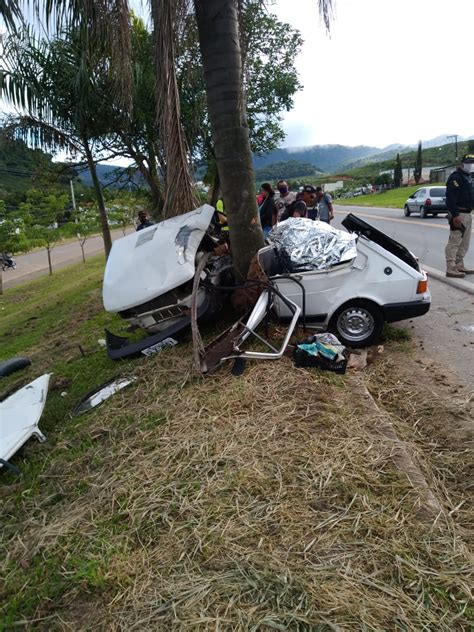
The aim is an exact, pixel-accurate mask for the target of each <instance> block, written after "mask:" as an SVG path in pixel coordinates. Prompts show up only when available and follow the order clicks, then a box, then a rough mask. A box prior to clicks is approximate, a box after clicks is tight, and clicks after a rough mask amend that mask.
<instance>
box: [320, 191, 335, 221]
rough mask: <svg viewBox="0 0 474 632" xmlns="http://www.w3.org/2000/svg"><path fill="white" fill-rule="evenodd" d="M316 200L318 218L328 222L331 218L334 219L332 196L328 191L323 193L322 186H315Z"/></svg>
mask: <svg viewBox="0 0 474 632" xmlns="http://www.w3.org/2000/svg"><path fill="white" fill-rule="evenodd" d="M316 202H317V204H318V219H319V220H320V221H321V222H326V224H330V223H331V220H332V219H334V209H333V206H332V197H331V196H330V195H329V193H324V191H323V189H322V187H316Z"/></svg>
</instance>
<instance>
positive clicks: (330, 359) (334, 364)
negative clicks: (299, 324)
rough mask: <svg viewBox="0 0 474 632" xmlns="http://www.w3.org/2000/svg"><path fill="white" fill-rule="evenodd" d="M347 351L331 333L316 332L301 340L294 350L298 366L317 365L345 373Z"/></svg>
mask: <svg viewBox="0 0 474 632" xmlns="http://www.w3.org/2000/svg"><path fill="white" fill-rule="evenodd" d="M347 355H348V354H347V351H346V348H345V347H344V345H342V344H341V343H340V342H339V340H338V339H337V338H336V336H334V335H333V334H330V333H325V334H315V335H314V336H310V337H309V338H306V339H305V340H303V341H302V342H299V343H298V344H297V345H296V347H295V349H294V352H293V360H294V362H295V366H297V367H315V368H318V369H323V370H324V371H333V372H334V373H341V374H344V373H345V372H346V368H347Z"/></svg>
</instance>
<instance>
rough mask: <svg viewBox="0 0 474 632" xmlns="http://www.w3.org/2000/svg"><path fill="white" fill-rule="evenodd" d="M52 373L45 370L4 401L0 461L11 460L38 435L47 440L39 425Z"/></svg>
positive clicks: (0, 415)
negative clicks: (31, 438)
mask: <svg viewBox="0 0 474 632" xmlns="http://www.w3.org/2000/svg"><path fill="white" fill-rule="evenodd" d="M50 377H51V374H50V373H45V374H44V375H42V376H41V377H38V378H37V379H36V380H33V382H30V383H29V384H27V385H26V386H23V388H20V389H18V390H17V391H15V392H14V393H12V394H11V395H10V396H9V397H7V398H6V399H4V400H3V401H2V402H0V464H1V465H3V466H7V467H8V466H9V464H8V460H9V459H10V458H11V457H12V456H13V455H14V454H15V453H16V452H17V451H18V450H19V449H20V448H21V447H22V446H23V445H24V444H25V443H26V441H28V439H29V438H30V437H33V436H35V437H36V438H37V439H38V441H41V442H43V441H46V437H45V436H44V435H43V433H42V432H41V430H40V429H39V427H38V423H39V420H40V417H41V415H42V413H43V409H44V406H45V404H46V396H47V393H48V385H49V379H50Z"/></svg>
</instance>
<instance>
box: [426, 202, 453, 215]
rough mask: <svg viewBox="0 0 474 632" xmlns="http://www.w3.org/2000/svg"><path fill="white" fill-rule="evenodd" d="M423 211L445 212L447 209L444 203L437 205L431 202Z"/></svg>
mask: <svg viewBox="0 0 474 632" xmlns="http://www.w3.org/2000/svg"><path fill="white" fill-rule="evenodd" d="M425 211H426V212H427V213H447V212H448V209H447V208H446V206H444V205H442V206H439V205H436V204H432V205H431V206H425Z"/></svg>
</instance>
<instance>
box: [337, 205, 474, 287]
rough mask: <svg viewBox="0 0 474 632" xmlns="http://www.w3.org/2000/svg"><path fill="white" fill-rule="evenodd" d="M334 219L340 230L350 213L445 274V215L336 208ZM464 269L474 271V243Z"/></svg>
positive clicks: (468, 278)
mask: <svg viewBox="0 0 474 632" xmlns="http://www.w3.org/2000/svg"><path fill="white" fill-rule="evenodd" d="M334 210H335V218H334V222H333V223H332V225H333V226H335V227H336V228H342V227H341V221H342V220H343V219H344V217H345V216H346V215H347V214H348V213H354V215H358V216H359V217H361V219H364V220H365V221H366V222H369V224H372V225H373V226H375V228H379V229H380V230H382V231H383V232H384V233H386V234H387V235H389V236H390V237H392V238H393V239H396V240H397V241H399V242H400V243H401V244H403V245H404V246H406V247H407V248H408V250H410V251H411V252H413V254H414V255H416V256H417V257H418V258H419V260H420V262H421V264H425V265H427V266H430V267H431V268H435V269H436V270H439V271H440V272H441V273H442V274H444V272H445V271H446V264H445V259H444V248H445V246H446V243H447V241H448V233H449V228H448V222H447V220H446V216H445V215H441V216H440V217H429V218H427V219H420V217H419V216H418V215H411V216H410V217H405V216H404V215H403V210H402V209H393V208H377V207H371V208H369V207H362V206H361V207H356V206H341V205H334ZM464 263H465V265H467V266H468V267H469V268H472V269H474V240H473V242H472V244H471V247H470V249H469V252H468V254H467V257H466V259H465V260H464ZM465 281H468V282H470V283H474V275H467V276H466V277H465Z"/></svg>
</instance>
